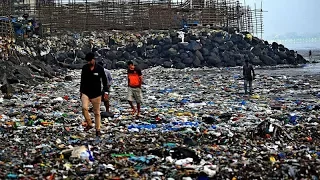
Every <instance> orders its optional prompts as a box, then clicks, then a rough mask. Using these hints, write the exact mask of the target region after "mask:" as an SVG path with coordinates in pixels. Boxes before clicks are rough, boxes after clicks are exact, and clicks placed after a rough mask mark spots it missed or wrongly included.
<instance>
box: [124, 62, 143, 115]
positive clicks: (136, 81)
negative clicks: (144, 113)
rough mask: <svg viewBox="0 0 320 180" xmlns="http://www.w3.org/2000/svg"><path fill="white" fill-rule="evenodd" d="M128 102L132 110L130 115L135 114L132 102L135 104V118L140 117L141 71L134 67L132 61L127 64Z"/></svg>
mask: <svg viewBox="0 0 320 180" xmlns="http://www.w3.org/2000/svg"><path fill="white" fill-rule="evenodd" d="M127 74H128V101H129V104H130V106H131V109H132V115H134V114H135V113H136V109H135V107H134V106H133V101H134V100H135V101H136V103H137V110H138V112H137V117H139V116H140V105H141V103H142V91H141V85H142V73H141V70H140V69H139V68H138V67H136V66H135V65H134V64H133V62H132V61H129V62H128V70H127Z"/></svg>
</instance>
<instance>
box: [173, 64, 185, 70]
mask: <svg viewBox="0 0 320 180" xmlns="http://www.w3.org/2000/svg"><path fill="white" fill-rule="evenodd" d="M173 67H174V68H176V69H184V68H186V65H185V64H183V63H176V64H174V65H173Z"/></svg>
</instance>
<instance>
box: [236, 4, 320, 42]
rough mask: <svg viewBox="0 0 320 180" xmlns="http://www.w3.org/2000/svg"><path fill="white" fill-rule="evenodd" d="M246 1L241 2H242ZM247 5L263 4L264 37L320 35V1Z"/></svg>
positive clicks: (258, 6)
mask: <svg viewBox="0 0 320 180" xmlns="http://www.w3.org/2000/svg"><path fill="white" fill-rule="evenodd" d="M241 1H242V2H244V0H240V2H241ZM245 1H246V4H247V5H252V6H251V7H254V3H256V5H257V8H260V4H261V1H262V3H263V7H262V9H263V10H266V11H268V12H265V13H264V37H268V36H272V35H275V34H286V33H290V32H297V33H319V32H320V23H319V17H320V11H319V8H320V0H245Z"/></svg>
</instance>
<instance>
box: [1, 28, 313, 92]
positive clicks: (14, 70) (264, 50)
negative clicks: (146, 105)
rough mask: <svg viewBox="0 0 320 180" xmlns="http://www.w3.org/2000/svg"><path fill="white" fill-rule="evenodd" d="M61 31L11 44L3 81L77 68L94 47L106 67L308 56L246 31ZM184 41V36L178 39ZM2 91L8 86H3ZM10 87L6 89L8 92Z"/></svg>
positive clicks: (269, 62)
mask: <svg viewBox="0 0 320 180" xmlns="http://www.w3.org/2000/svg"><path fill="white" fill-rule="evenodd" d="M179 34H181V32H180V31H174V30H169V31H146V32H141V33H132V32H117V31H114V32H104V33H95V32H91V33H82V34H81V35H80V34H74V33H70V32H69V33H63V34H60V35H55V36H53V35H52V36H49V37H44V38H37V37H33V38H29V39H25V40H24V41H18V40H17V41H16V42H15V43H14V44H12V45H11V49H10V51H11V55H10V56H9V58H8V59H6V60H3V61H0V65H1V68H2V70H1V72H0V79H1V80H2V82H1V85H2V86H3V85H7V86H9V85H10V84H13V83H22V84H31V85H32V84H36V83H39V82H43V81H46V79H47V78H52V77H53V76H55V75H62V74H64V73H65V72H66V71H67V69H81V67H82V66H83V64H84V63H85V60H84V57H85V54H86V53H88V52H90V51H92V50H93V51H95V54H96V59H97V61H98V62H103V63H104V64H106V67H107V68H108V69H122V68H126V62H127V61H129V60H132V61H134V62H135V63H136V64H138V66H139V67H140V68H141V69H147V68H150V67H155V66H162V67H164V68H176V69H184V68H201V67H236V66H242V65H243V62H244V61H245V60H249V62H251V63H252V64H253V65H255V66H259V67H260V66H261V67H265V66H267V67H268V66H277V65H278V66H279V65H280V66H281V65H292V66H293V67H295V66H296V65H297V64H304V63H306V62H307V61H306V60H305V59H304V58H303V57H302V56H301V55H299V54H295V51H293V50H289V49H287V48H285V47H284V46H283V45H281V44H277V43H272V44H270V43H268V42H267V41H263V40H260V39H258V38H256V37H252V36H251V35H250V34H237V33H233V34H229V33H227V32H225V31H222V30H211V29H202V30H190V31H189V32H188V33H185V34H184V35H183V36H184V37H181V35H179ZM182 41H183V42H182ZM3 89H4V91H3V92H4V93H7V92H8V90H6V89H10V88H8V87H5V88H3ZM9 93H10V92H9Z"/></svg>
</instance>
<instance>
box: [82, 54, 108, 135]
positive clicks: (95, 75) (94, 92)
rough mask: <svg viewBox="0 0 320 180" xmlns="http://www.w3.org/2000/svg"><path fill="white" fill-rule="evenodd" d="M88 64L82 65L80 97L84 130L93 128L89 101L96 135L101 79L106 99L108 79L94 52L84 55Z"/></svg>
mask: <svg viewBox="0 0 320 180" xmlns="http://www.w3.org/2000/svg"><path fill="white" fill-rule="evenodd" d="M85 59H86V61H87V62H88V64H86V65H84V66H83V67H82V72H81V82H80V97H81V102H82V113H83V116H84V118H85V120H86V122H87V126H86V128H85V131H88V130H90V129H91V128H93V126H92V121H91V117H90V114H89V102H91V104H92V106H93V112H94V116H95V126H96V135H97V136H100V135H101V132H100V126H101V117H100V104H101V79H102V84H103V92H105V94H104V99H108V92H109V88H108V80H107V77H106V75H105V73H104V70H103V67H101V66H100V65H98V64H96V63H95V59H94V54H93V53H92V52H90V53H88V54H87V55H86V57H85Z"/></svg>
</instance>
